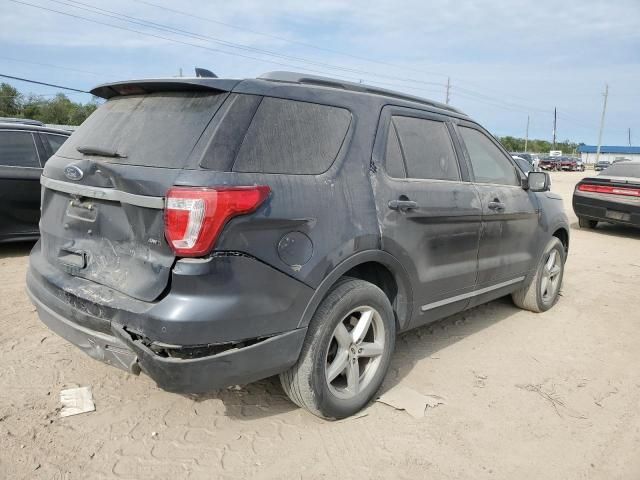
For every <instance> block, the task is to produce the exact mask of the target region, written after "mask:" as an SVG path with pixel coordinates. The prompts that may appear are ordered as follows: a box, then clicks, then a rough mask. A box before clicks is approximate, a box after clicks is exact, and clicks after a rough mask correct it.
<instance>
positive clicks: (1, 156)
mask: <svg viewBox="0 0 640 480" xmlns="http://www.w3.org/2000/svg"><path fill="white" fill-rule="evenodd" d="M0 165H4V166H9V167H30V168H40V162H39V161H38V154H37V152H36V145H35V143H34V142H33V136H32V135H31V133H30V132H16V131H4V132H3V131H0Z"/></svg>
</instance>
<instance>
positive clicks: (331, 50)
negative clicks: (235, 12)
mask: <svg viewBox="0 0 640 480" xmlns="http://www.w3.org/2000/svg"><path fill="white" fill-rule="evenodd" d="M133 1H134V2H137V3H142V4H145V5H148V6H151V7H154V8H158V9H160V10H165V11H168V12H171V13H177V14H178V15H183V16H185V17H190V18H195V19H196V20H200V21H204V22H209V23H214V24H217V25H224V26H225V27H229V28H233V29H236V30H241V31H245V32H250V33H253V34H256V35H261V36H263V37H266V38H272V39H274V40H280V41H283V42H287V43H290V44H293V45H300V46H303V47H307V48H313V49H315V50H319V51H323V52H328V53H335V54H337V55H342V56H345V57H349V58H353V59H356V60H363V61H365V62H371V63H376V64H378V65H384V66H387V67H394V68H402V69H405V70H407V71H412V72H416V73H423V74H426V75H437V76H441V77H447V74H445V73H441V72H432V71H427V70H422V69H416V68H411V67H406V66H402V65H398V64H394V63H390V62H385V61H382V60H377V59H373V58H368V57H362V56H359V55H353V54H351V53H347V52H342V51H339V50H334V49H331V48H326V47H320V46H318V45H313V44H311V43H306V42H300V41H298V40H293V39H290V38H286V37H282V36H279V35H273V34H270V33H265V32H260V31H258V30H253V29H250V28H247V27H241V26H239V25H234V24H231V23H226V22H221V21H219V20H214V19H212V18H209V17H203V16H201V15H194V14H192V13H188V12H185V11H183V10H177V9H174V8H169V7H166V6H164V5H158V4H157V3H152V2H148V1H145V0H133Z"/></svg>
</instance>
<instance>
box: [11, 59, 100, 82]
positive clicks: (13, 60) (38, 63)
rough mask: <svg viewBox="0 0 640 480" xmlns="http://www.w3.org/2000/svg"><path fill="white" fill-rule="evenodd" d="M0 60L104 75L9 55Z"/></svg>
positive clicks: (98, 74) (98, 75)
mask: <svg viewBox="0 0 640 480" xmlns="http://www.w3.org/2000/svg"><path fill="white" fill-rule="evenodd" d="M0 60H9V61H11V62H19V63H26V64H29V65H38V66H41V67H50V68H58V69H60V70H68V71H70V72H78V73H87V74H89V75H95V76H97V77H104V75H102V74H100V73H95V72H89V71H87V70H79V69H77V68H71V67H62V66H60V65H52V64H50V63H40V62H29V61H27V60H22V59H18V58H11V57H3V56H0Z"/></svg>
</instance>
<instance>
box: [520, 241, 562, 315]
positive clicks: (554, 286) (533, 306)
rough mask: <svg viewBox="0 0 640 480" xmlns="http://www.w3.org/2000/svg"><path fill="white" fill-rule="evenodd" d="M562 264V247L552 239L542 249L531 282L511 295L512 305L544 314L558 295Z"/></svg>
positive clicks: (560, 284)
mask: <svg viewBox="0 0 640 480" xmlns="http://www.w3.org/2000/svg"><path fill="white" fill-rule="evenodd" d="M564 263H565V250H564V245H562V242H561V241H560V240H559V239H558V238H556V237H552V238H551V240H549V243H548V244H547V246H546V248H545V249H544V253H543V254H542V258H541V259H540V263H539V264H538V269H537V270H536V273H535V275H534V277H533V279H531V282H530V283H529V284H528V285H526V286H525V287H523V288H521V289H520V290H517V291H516V292H513V293H512V294H511V298H512V299H513V303H515V304H516V305H517V306H518V307H520V308H523V309H525V310H530V311H532V312H536V313H540V312H546V311H547V310H549V309H550V308H551V307H553V306H554V305H555V304H556V302H557V301H558V296H559V294H560V287H561V286H562V276H563V274H564Z"/></svg>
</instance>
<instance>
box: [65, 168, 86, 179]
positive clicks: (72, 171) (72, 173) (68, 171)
mask: <svg viewBox="0 0 640 480" xmlns="http://www.w3.org/2000/svg"><path fill="white" fill-rule="evenodd" d="M64 176H65V177H67V178H68V179H69V180H76V181H77V180H80V179H81V178H82V177H84V172H83V171H82V170H80V169H79V168H78V167H76V166H75V165H67V166H66V167H64Z"/></svg>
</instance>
